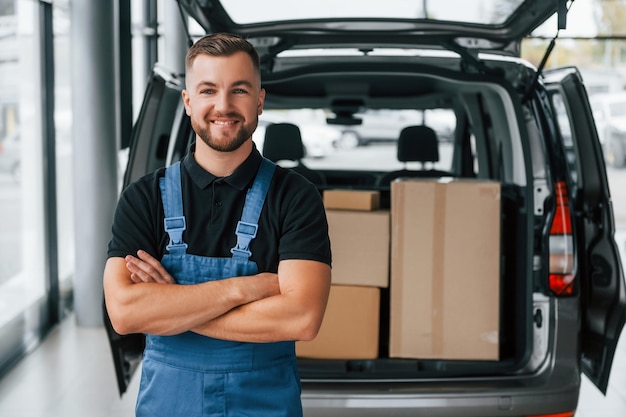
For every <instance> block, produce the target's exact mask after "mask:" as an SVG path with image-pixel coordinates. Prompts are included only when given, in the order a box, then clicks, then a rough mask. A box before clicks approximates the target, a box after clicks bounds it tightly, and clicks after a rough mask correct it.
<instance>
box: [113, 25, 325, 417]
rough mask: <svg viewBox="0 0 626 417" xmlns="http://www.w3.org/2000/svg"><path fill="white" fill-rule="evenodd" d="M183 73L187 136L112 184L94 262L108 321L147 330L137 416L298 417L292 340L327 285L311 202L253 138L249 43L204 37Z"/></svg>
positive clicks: (312, 195)
mask: <svg viewBox="0 0 626 417" xmlns="http://www.w3.org/2000/svg"><path fill="white" fill-rule="evenodd" d="M186 72H187V74H186V89H185V90H184V91H183V93H182V98H183V101H184V105H185V109H186V112H187V115H188V116H189V117H190V119H191V124H192V127H193V130H194V132H195V133H196V143H195V145H194V146H193V147H192V148H191V151H190V153H189V154H188V155H186V156H185V158H184V159H183V160H182V161H181V162H180V163H174V164H172V165H171V166H170V167H168V168H167V169H160V170H158V171H156V172H155V173H152V174H149V175H147V176H145V177H143V178H142V179H140V180H138V181H137V182H135V183H133V184H131V185H130V186H129V187H128V188H127V189H126V190H125V191H124V192H123V194H122V196H121V198H120V202H119V203H118V207H117V210H116V214H115V218H114V222H113V227H112V238H111V241H110V243H109V250H108V256H109V259H108V261H107V264H106V268H105V271H104V289H105V299H106V305H107V309H108V313H109V316H110V318H111V323H112V324H113V327H114V328H115V329H116V331H118V332H119V333H122V334H126V333H146V335H147V336H146V350H145V352H144V361H143V369H142V377H141V386H140V391H139V397H138V400H137V416H175V415H181V416H182V415H184V416H243V415H254V416H272V417H276V416H285V417H286V416H289V417H293V416H299V415H301V414H302V406H301V403H300V383H299V377H298V372H297V368H296V362H295V349H294V341H296V340H311V339H312V338H314V337H315V336H316V334H317V331H318V330H319V327H320V325H321V322H322V317H323V314H324V310H325V307H326V302H327V299H328V291H329V288H330V261H331V254H330V242H329V239H328V225H327V222H326V217H325V213H324V208H323V204H322V201H321V198H320V195H319V193H318V192H317V190H316V189H315V187H314V186H313V185H312V184H311V183H309V182H308V181H307V180H305V179H304V178H303V177H301V176H300V175H298V174H296V173H294V172H293V171H290V170H288V169H283V168H280V167H278V166H275V165H274V164H273V163H271V162H270V161H268V160H267V159H264V158H263V157H262V156H261V155H260V153H259V152H258V150H257V149H256V147H255V146H254V144H253V142H252V133H253V132H254V130H255V129H256V126H257V122H258V116H259V115H260V114H261V112H262V111H263V103H264V99H265V91H264V90H263V89H262V88H261V77H260V70H259V59H258V55H257V53H256V51H255V50H254V48H253V47H252V46H251V45H250V43H248V42H247V41H246V40H244V39H242V38H240V37H238V36H233V35H228V34H215V35H209V36H206V37H204V38H202V39H200V40H199V41H198V42H196V43H195V44H194V45H193V46H192V47H191V48H190V50H189V52H188V54H187V59H186Z"/></svg>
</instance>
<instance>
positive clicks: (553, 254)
mask: <svg viewBox="0 0 626 417" xmlns="http://www.w3.org/2000/svg"><path fill="white" fill-rule="evenodd" d="M554 196H555V199H556V209H555V212H554V218H553V219H552V225H551V227H550V237H549V252H550V290H552V292H553V293H554V294H556V295H571V294H573V293H574V278H575V277H576V262H575V258H574V238H573V236H572V219H571V216H570V209H569V196H568V193H567V185H566V184H565V182H564V181H559V182H557V183H556V184H555V187H554Z"/></svg>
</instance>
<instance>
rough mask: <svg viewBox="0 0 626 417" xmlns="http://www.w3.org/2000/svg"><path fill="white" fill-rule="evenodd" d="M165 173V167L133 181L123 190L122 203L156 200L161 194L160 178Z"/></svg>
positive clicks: (142, 203)
mask: <svg viewBox="0 0 626 417" xmlns="http://www.w3.org/2000/svg"><path fill="white" fill-rule="evenodd" d="M164 175H165V168H160V169H158V170H156V171H154V172H151V173H149V174H146V175H144V176H143V177H141V178H139V179H137V180H135V181H133V182H131V183H130V184H129V185H128V186H126V188H124V190H122V194H121V197H120V203H123V202H126V203H132V204H133V205H136V204H140V205H145V204H149V203H150V202H152V201H154V199H155V197H158V196H160V189H159V178H161V177H163V176H164Z"/></svg>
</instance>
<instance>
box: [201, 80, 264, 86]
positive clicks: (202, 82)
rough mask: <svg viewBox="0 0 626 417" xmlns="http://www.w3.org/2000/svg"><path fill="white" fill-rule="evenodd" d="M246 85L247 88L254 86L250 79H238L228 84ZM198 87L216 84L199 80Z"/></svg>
mask: <svg viewBox="0 0 626 417" xmlns="http://www.w3.org/2000/svg"><path fill="white" fill-rule="evenodd" d="M241 86H244V87H248V88H254V86H253V85H252V83H251V82H250V81H247V80H239V81H235V82H234V83H232V84H231V85H230V87H241ZM197 87H198V88H200V87H217V84H215V83H214V82H212V81H200V82H199V83H198V85H197Z"/></svg>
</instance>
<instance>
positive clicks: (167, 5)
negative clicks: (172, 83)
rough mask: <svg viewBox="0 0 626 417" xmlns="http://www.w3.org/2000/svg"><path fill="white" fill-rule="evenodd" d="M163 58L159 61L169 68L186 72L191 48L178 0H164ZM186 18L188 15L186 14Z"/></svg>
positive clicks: (162, 14) (177, 71) (178, 72)
mask: <svg viewBox="0 0 626 417" xmlns="http://www.w3.org/2000/svg"><path fill="white" fill-rule="evenodd" d="M160 15H161V16H163V17H162V19H163V31H162V36H163V43H164V46H163V54H162V56H163V59H159V61H160V62H161V63H162V64H163V65H164V66H165V67H166V68H168V69H169V70H171V71H173V72H175V73H177V74H184V73H185V55H187V49H189V45H188V41H187V34H186V33H185V30H186V29H185V25H184V24H183V21H182V20H181V19H182V18H181V15H180V11H179V9H178V2H176V1H165V2H163V13H160ZM185 18H186V16H185Z"/></svg>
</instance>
